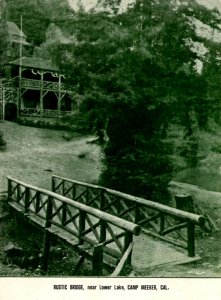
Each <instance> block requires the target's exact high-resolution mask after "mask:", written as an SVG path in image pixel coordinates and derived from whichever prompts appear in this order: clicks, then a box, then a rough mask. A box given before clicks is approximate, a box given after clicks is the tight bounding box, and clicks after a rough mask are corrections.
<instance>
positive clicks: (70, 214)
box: [7, 177, 141, 276]
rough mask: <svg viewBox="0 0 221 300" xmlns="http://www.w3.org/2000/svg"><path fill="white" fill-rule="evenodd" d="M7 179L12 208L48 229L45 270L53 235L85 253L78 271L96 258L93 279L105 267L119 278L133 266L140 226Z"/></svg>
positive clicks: (44, 246) (45, 233) (43, 254)
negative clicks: (126, 268) (133, 251)
mask: <svg viewBox="0 0 221 300" xmlns="http://www.w3.org/2000/svg"><path fill="white" fill-rule="evenodd" d="M7 179H8V203H9V205H10V207H12V208H14V209H15V210H16V211H19V212H21V213H23V215H24V216H25V217H26V218H28V219H29V220H31V221H32V222H34V223H36V224H38V225H39V226H40V227H41V228H43V229H44V241H43V251H42V269H43V270H45V271H46V270H47V267H48V257H49V250H50V235H51V234H53V235H56V236H58V237H59V238H61V239H63V240H65V241H66V242H68V243H69V244H71V245H73V246H75V247H76V249H78V251H81V253H82V256H81V258H80V260H79V263H78V264H77V266H76V268H79V266H80V265H81V263H82V262H83V260H84V259H85V257H88V258H92V275H101V274H102V270H103V267H104V266H107V265H108V266H110V265H112V267H113V266H114V273H113V276H117V275H120V274H121V273H122V271H123V270H124V268H125V267H126V266H130V265H131V255H132V249H133V236H134V235H139V234H140V229H141V228H140V226H138V225H135V224H133V223H132V222H128V221H125V220H123V219H120V218H118V217H116V216H113V215H110V214H108V213H105V212H102V211H100V210H98V209H95V208H93V207H89V206H87V205H85V204H82V203H79V202H77V201H73V200H70V199H68V198H66V197H64V196H61V195H58V194H56V193H53V192H50V191H47V190H44V189H40V188H37V187H34V186H32V185H29V184H26V183H23V182H21V181H18V180H15V179H13V178H11V177H7ZM75 271H76V270H75Z"/></svg>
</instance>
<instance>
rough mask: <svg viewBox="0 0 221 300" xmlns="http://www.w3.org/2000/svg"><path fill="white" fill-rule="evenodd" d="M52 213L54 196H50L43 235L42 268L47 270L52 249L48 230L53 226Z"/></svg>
mask: <svg viewBox="0 0 221 300" xmlns="http://www.w3.org/2000/svg"><path fill="white" fill-rule="evenodd" d="M51 214H52V198H51V197H50V196H49V197H48V203H47V211H46V222H45V229H44V237H43V250H42V261H41V270H42V271H43V272H46V271H47V269H48V261H49V251H50V233H49V231H48V230H47V229H48V228H49V227H50V226H51V222H50V218H51Z"/></svg>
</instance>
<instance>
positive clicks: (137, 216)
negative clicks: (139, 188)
mask: <svg viewBox="0 0 221 300" xmlns="http://www.w3.org/2000/svg"><path fill="white" fill-rule="evenodd" d="M139 221H141V213H140V204H139V203H136V208H135V219H134V222H135V223H136V224H137V223H139Z"/></svg>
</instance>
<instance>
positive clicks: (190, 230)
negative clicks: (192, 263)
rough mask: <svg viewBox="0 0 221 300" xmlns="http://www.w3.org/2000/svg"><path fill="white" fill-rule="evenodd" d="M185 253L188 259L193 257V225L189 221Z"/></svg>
mask: <svg viewBox="0 0 221 300" xmlns="http://www.w3.org/2000/svg"><path fill="white" fill-rule="evenodd" d="M187 251H188V256H189V257H194V256H195V224H194V223H193V222H191V221H188V223H187Z"/></svg>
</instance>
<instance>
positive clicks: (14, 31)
mask: <svg viewBox="0 0 221 300" xmlns="http://www.w3.org/2000/svg"><path fill="white" fill-rule="evenodd" d="M7 26H8V33H9V35H16V36H19V37H21V36H22V37H23V38H26V37H27V36H26V35H25V34H24V32H23V31H21V30H20V29H19V28H18V26H17V25H16V24H15V23H14V22H11V21H7Z"/></svg>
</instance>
